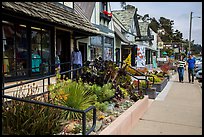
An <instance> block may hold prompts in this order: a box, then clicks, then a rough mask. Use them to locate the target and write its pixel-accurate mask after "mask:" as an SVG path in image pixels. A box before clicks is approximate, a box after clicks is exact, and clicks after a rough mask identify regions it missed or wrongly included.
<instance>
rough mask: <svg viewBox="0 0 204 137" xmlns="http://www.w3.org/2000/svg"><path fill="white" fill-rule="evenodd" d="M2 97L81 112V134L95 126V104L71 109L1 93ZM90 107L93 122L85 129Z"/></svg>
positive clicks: (89, 131) (86, 132)
mask: <svg viewBox="0 0 204 137" xmlns="http://www.w3.org/2000/svg"><path fill="white" fill-rule="evenodd" d="M2 97H3V98H7V99H12V100H17V101H22V102H27V103H32V104H38V105H43V106H47V107H53V108H58V109H62V110H67V111H72V112H76V113H81V114H82V135H88V134H89V133H91V132H92V131H93V130H94V128H95V127H96V107H95V106H90V107H89V108H87V109H86V110H78V109H73V108H69V107H64V106H57V105H53V104H50V103H45V102H40V101H35V100H26V99H23V98H17V97H12V96H8V95H3V96H2ZM92 109H93V124H92V127H91V128H90V129H89V130H88V131H86V113H87V112H89V111H90V110H92Z"/></svg>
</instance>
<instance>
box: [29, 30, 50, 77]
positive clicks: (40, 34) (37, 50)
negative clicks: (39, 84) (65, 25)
mask: <svg viewBox="0 0 204 137" xmlns="http://www.w3.org/2000/svg"><path fill="white" fill-rule="evenodd" d="M31 50H32V55H31V59H32V60H31V64H32V74H39V73H40V74H47V73H48V72H49V64H50V32H49V31H47V30H45V29H41V28H35V27H32V31H31Z"/></svg>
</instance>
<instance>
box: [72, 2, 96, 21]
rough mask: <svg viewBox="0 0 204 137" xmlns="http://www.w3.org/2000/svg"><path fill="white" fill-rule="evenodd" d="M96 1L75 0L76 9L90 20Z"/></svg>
mask: <svg viewBox="0 0 204 137" xmlns="http://www.w3.org/2000/svg"><path fill="white" fill-rule="evenodd" d="M95 3H96V2H74V11H75V12H76V13H77V14H79V15H80V16H82V17H84V18H86V19H87V20H89V21H90V20H91V15H92V13H93V9H94V7H95Z"/></svg>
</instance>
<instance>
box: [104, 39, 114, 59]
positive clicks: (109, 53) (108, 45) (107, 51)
mask: <svg viewBox="0 0 204 137" xmlns="http://www.w3.org/2000/svg"><path fill="white" fill-rule="evenodd" d="M104 60H111V61H113V38H110V37H104Z"/></svg>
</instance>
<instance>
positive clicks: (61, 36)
mask: <svg viewBox="0 0 204 137" xmlns="http://www.w3.org/2000/svg"><path fill="white" fill-rule="evenodd" d="M70 45H71V44H70V33H69V32H67V31H62V30H57V31H56V54H57V55H58V56H59V59H60V63H62V64H61V65H60V69H61V71H60V72H64V71H68V70H70V69H71V59H70V58H71V46H70ZM66 76H68V77H69V78H70V75H66Z"/></svg>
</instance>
